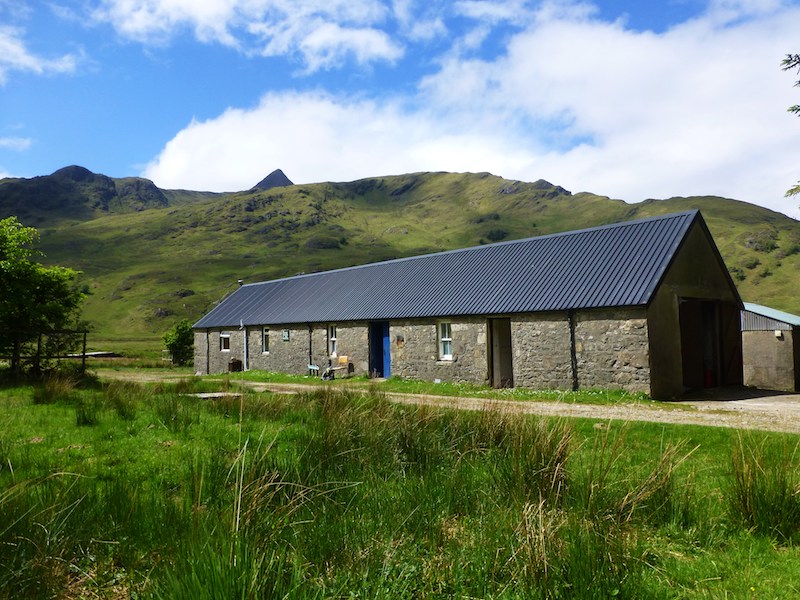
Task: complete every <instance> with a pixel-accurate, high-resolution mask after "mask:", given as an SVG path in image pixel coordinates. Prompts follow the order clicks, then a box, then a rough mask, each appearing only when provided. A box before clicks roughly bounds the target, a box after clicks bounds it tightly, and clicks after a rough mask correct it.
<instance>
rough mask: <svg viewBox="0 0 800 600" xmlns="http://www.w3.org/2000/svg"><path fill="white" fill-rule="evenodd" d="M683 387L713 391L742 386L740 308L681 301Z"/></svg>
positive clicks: (690, 300)
mask: <svg viewBox="0 0 800 600" xmlns="http://www.w3.org/2000/svg"><path fill="white" fill-rule="evenodd" d="M679 320H680V335H681V364H682V367H683V387H684V388H686V389H700V388H712V387H718V386H722V385H735V384H740V383H741V382H742V340H741V333H740V329H739V308H738V306H736V305H735V304H733V303H730V302H720V301H716V300H700V299H695V298H683V299H681V303H680V309H679Z"/></svg>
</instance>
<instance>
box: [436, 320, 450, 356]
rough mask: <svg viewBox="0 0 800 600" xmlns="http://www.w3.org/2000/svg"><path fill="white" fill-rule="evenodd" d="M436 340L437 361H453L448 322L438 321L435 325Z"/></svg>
mask: <svg viewBox="0 0 800 600" xmlns="http://www.w3.org/2000/svg"><path fill="white" fill-rule="evenodd" d="M436 338H437V342H438V343H437V345H438V347H439V360H453V328H452V325H451V323H450V321H439V322H438V323H437V324H436Z"/></svg>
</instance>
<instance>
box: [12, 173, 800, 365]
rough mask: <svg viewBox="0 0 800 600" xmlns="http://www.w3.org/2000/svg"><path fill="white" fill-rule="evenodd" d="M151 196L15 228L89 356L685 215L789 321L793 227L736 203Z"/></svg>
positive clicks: (501, 185)
mask: <svg viewBox="0 0 800 600" xmlns="http://www.w3.org/2000/svg"><path fill="white" fill-rule="evenodd" d="M6 181H7V180H6ZM28 181H30V180H28ZM115 181H120V180H115ZM5 185H6V184H0V208H6V204H5V203H4V197H3V189H4V187H5ZM162 195H163V198H164V201H162V202H160V203H153V204H151V205H150V206H149V207H144V208H143V207H141V206H138V205H137V207H136V209H135V210H127V209H126V210H122V209H119V210H93V211H91V212H87V211H85V210H84V211H83V212H81V213H80V217H79V218H73V219H67V218H66V216H67V215H65V214H63V213H60V214H61V216H62V217H63V218H60V219H52V218H51V219H44V220H41V219H40V220H38V221H34V222H28V223H26V224H31V225H34V226H37V227H39V228H40V231H41V233H42V246H43V249H44V250H45V252H46V254H47V260H48V261H49V262H53V263H58V264H63V265H67V266H71V267H73V268H77V269H80V270H82V271H84V273H85V274H86V277H87V279H88V282H89V284H90V288H91V290H92V295H91V296H90V297H89V298H88V300H87V303H86V318H87V319H88V320H90V321H91V322H92V323H94V326H95V329H96V332H95V335H94V336H93V342H92V345H93V346H94V347H100V346H102V349H109V350H120V349H122V350H126V349H127V350H130V349H132V348H134V347H136V345H137V344H140V345H141V346H143V347H145V348H149V349H151V350H155V349H157V348H159V347H160V335H161V333H163V331H165V330H166V329H168V328H169V327H170V326H171V325H172V323H173V322H175V321H176V320H178V319H180V318H184V317H185V318H188V319H191V320H196V319H198V318H199V317H200V316H202V315H203V313H204V312H205V311H207V310H208V309H209V308H211V307H212V306H213V305H214V304H215V303H216V302H218V301H219V300H220V299H221V298H222V297H223V296H224V295H225V294H227V293H229V292H230V291H232V290H233V289H234V288H235V286H236V282H237V280H238V279H244V280H245V281H248V282H252V281H259V280H264V279H269V278H276V277H284V276H290V275H295V274H297V273H304V272H305V273H308V272H314V271H320V270H326V269H331V268H338V267H344V266H350V265H355V264H361V263H365V262H374V261H378V260H385V259H389V258H396V257H401V256H410V255H415V254H421V253H426V252H434V251H439V250H447V249H452V248H459V247H464V246H471V245H476V244H482V243H491V242H496V241H501V240H508V239H515V238H522V237H530V236H536V235H543V234H548V233H553V232H558V231H566V230H571V229H577V228H582V227H590V226H594V225H600V224H606V223H613V222H618V221H623V220H629V219H635V218H641V217H647V216H652V215H656V214H664V213H669V212H676V211H683V210H688V209H692V208H699V209H700V210H702V212H703V215H704V217H705V219H706V221H707V222H708V225H709V227H710V229H711V231H712V233H713V235H714V237H715V239H716V240H717V244H718V245H719V248H720V251H721V253H722V255H723V257H724V258H725V260H726V263H727V264H728V267H729V268H730V270H731V273H732V275H733V277H734V280H735V281H736V283H737V285H738V286H739V289H740V291H741V294H742V297H743V298H744V299H745V300H750V301H755V302H760V303H763V304H768V305H771V306H774V307H776V308H780V309H783V310H787V311H790V312H795V313H800V297H798V295H797V294H796V290H797V288H798V283H800V279H799V278H798V273H800V222H798V221H795V220H793V219H790V218H788V217H786V216H784V215H781V214H778V213H774V212H771V211H769V210H766V209H764V208H760V207H757V206H754V205H751V204H747V203H744V202H737V201H734V200H727V199H723V198H715V197H694V198H672V199H669V200H649V201H646V202H643V203H640V204H626V203H625V202H622V201H621V200H612V199H609V198H607V197H603V196H596V195H593V194H588V193H580V194H571V193H570V192H568V191H566V190H564V189H563V188H560V187H558V186H554V185H551V184H549V183H548V182H546V181H542V180H540V181H537V182H534V183H524V182H518V181H509V180H505V179H502V178H499V177H495V176H493V175H490V174H488V173H478V174H457V173H415V174H408V175H400V176H392V177H378V178H371V179H364V180H360V181H354V182H349V183H320V184H313V185H294V186H289V187H284V188H276V189H272V190H258V189H254V190H250V191H247V192H239V193H231V194H210V193H203V192H189V191H169V190H164V191H162ZM83 206H85V204H84V205H83ZM112 209H113V206H112ZM6 211H7V208H6ZM12 214H13V213H12ZM39 214H41V213H39ZM21 218H22V216H21ZM23 222H25V220H24V219H23Z"/></svg>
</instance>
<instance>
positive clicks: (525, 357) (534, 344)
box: [511, 313, 572, 390]
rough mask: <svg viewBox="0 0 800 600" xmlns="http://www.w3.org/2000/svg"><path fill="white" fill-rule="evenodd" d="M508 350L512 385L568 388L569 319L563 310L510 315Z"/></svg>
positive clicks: (569, 359)
mask: <svg viewBox="0 0 800 600" xmlns="http://www.w3.org/2000/svg"><path fill="white" fill-rule="evenodd" d="M511 351H512V355H513V357H514V359H513V360H514V385H515V386H516V387H526V388H533V389H540V390H542V389H562V390H563V389H566V390H571V389H572V360H571V355H570V343H569V320H568V319H567V314H566V313H538V314H530V315H517V316H515V317H513V318H512V319H511Z"/></svg>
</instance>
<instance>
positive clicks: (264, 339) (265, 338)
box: [261, 327, 269, 354]
mask: <svg viewBox="0 0 800 600" xmlns="http://www.w3.org/2000/svg"><path fill="white" fill-rule="evenodd" d="M261 354H269V327H264V328H263V329H262V330H261Z"/></svg>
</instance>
